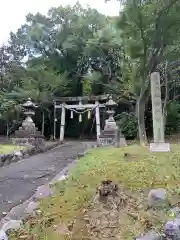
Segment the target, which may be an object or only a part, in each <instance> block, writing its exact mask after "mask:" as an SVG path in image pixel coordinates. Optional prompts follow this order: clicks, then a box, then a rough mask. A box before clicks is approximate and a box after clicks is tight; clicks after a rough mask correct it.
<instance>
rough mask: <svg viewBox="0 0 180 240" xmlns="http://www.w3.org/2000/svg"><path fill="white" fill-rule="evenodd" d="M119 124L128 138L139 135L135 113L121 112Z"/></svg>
mask: <svg viewBox="0 0 180 240" xmlns="http://www.w3.org/2000/svg"><path fill="white" fill-rule="evenodd" d="M117 124H118V125H119V127H120V129H121V131H122V133H123V134H124V136H125V137H126V138H127V139H133V138H136V137H137V120H136V118H135V116H134V113H127V112H124V113H121V118H120V120H119V121H118V122H117Z"/></svg>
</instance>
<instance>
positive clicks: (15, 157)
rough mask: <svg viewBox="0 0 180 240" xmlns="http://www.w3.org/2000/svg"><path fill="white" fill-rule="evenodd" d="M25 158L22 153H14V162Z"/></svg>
mask: <svg viewBox="0 0 180 240" xmlns="http://www.w3.org/2000/svg"><path fill="white" fill-rule="evenodd" d="M22 158H23V154H22V152H21V151H18V152H15V153H14V161H19V160H21V159H22Z"/></svg>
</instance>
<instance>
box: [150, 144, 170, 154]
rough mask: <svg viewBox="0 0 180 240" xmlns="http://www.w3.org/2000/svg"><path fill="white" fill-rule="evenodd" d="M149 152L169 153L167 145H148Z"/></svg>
mask: <svg viewBox="0 0 180 240" xmlns="http://www.w3.org/2000/svg"><path fill="white" fill-rule="evenodd" d="M150 151H151V152H170V144H169V143H150Z"/></svg>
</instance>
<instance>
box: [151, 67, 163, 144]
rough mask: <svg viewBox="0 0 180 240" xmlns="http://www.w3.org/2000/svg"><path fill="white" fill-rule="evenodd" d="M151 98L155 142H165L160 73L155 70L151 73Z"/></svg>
mask: <svg viewBox="0 0 180 240" xmlns="http://www.w3.org/2000/svg"><path fill="white" fill-rule="evenodd" d="M151 98H152V116H153V135H154V142H155V143H164V123H163V115H162V101H161V86H160V74H159V73H158V72H153V73H152V74H151Z"/></svg>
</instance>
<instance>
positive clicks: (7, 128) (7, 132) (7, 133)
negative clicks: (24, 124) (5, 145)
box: [6, 123, 9, 138]
mask: <svg viewBox="0 0 180 240" xmlns="http://www.w3.org/2000/svg"><path fill="white" fill-rule="evenodd" d="M6 137H7V138H8V137H9V124H8V123H6Z"/></svg>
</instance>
